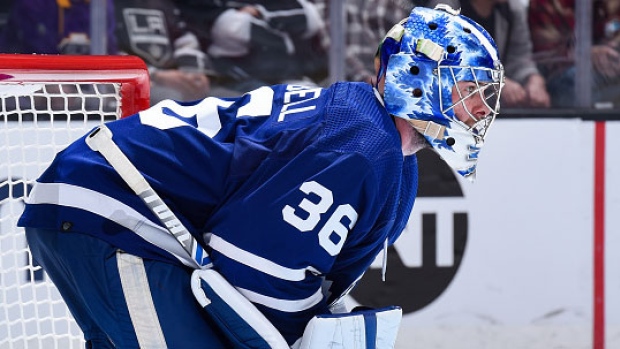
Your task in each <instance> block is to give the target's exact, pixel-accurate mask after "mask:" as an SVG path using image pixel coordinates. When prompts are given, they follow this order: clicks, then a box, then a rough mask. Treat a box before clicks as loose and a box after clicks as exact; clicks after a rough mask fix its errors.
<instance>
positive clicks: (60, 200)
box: [26, 182, 323, 312]
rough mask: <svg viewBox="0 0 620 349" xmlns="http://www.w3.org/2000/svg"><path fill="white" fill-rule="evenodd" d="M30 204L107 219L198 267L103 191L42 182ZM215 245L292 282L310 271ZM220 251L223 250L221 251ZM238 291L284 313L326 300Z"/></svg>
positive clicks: (217, 240) (167, 238)
mask: <svg viewBox="0 0 620 349" xmlns="http://www.w3.org/2000/svg"><path fill="white" fill-rule="evenodd" d="M26 202H27V203H28V204H30V205H36V204H53V205H59V206H67V207H74V208H78V209H81V210H85V211H88V212H91V213H93V214H96V215H99V216H101V217H105V218H106V219H109V220H111V221H113V222H115V223H117V224H119V225H121V226H123V227H125V228H127V229H129V230H131V231H133V232H135V233H136V234H137V235H138V236H140V237H141V238H143V239H144V240H146V241H147V242H149V243H151V244H153V245H155V246H157V247H159V248H161V249H163V250H165V251H167V252H168V253H170V254H172V255H173V256H174V257H175V258H177V259H178V260H179V261H180V262H182V263H183V264H185V265H187V266H189V267H193V266H194V265H195V263H194V262H193V261H192V260H190V259H189V257H188V256H187V253H186V252H185V250H184V249H183V247H182V246H181V245H180V244H179V243H178V241H177V240H176V239H175V238H174V237H173V236H172V235H170V234H169V233H168V232H167V231H166V229H165V228H163V227H161V226H159V225H157V224H155V223H153V222H152V221H150V220H149V219H147V218H146V217H144V216H143V215H141V214H140V213H139V212H137V211H136V210H134V209H133V208H131V207H129V206H127V205H125V204H123V203H122V202H120V201H118V200H116V199H114V198H111V197H109V196H106V195H103V194H101V193H99V192H96V191H93V190H90V189H86V188H83V187H79V186H76V185H71V184H65V183H39V182H38V183H36V184H35V186H34V188H33V189H32V191H31V192H30V195H29V196H28V198H27V199H26ZM214 242H215V245H217V246H219V248H220V249H222V250H224V251H226V253H224V252H222V254H224V255H226V256H227V257H229V256H228V254H230V253H233V254H236V253H239V256H236V258H235V260H237V261H238V262H239V263H242V264H246V263H253V264H247V265H248V266H249V267H251V268H254V269H256V270H258V271H261V272H263V273H266V274H269V275H272V276H274V277H278V278H281V279H284V280H290V281H301V280H303V279H304V278H305V273H306V269H290V268H286V267H283V266H280V265H278V264H275V263H273V262H271V261H269V260H267V259H264V258H262V257H259V256H256V255H253V254H250V253H248V252H246V251H244V250H241V249H239V248H237V247H235V246H234V245H232V244H230V243H228V242H226V241H224V240H223V239H221V238H219V237H217V236H215V235H213V236H212V238H211V244H213V243H214ZM222 246H224V247H222ZM214 249H215V248H214ZM218 251H220V250H219V249H218ZM220 252H221V251H220ZM239 257H240V258H239ZM309 269H311V268H309ZM238 289H239V291H240V292H241V293H243V294H244V295H245V296H246V297H247V298H248V299H249V300H250V301H251V302H254V303H257V304H262V305H264V306H266V307H269V308H272V309H276V310H279V311H283V312H296V311H303V310H306V309H309V308H311V307H312V306H314V305H316V304H317V303H318V302H320V301H321V299H322V298H323V294H322V291H321V289H320V288H319V289H318V290H317V291H316V292H315V293H314V294H313V295H312V296H310V297H308V298H305V299H298V300H284V299H278V298H273V297H269V296H265V295H262V294H259V293H256V292H253V291H250V290H246V289H242V288H238Z"/></svg>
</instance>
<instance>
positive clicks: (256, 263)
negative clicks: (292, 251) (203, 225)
mask: <svg viewBox="0 0 620 349" xmlns="http://www.w3.org/2000/svg"><path fill="white" fill-rule="evenodd" d="M209 246H211V248H212V249H214V250H216V251H218V252H219V253H221V254H223V255H224V256H226V257H228V258H230V259H232V260H234V261H236V262H238V263H241V264H243V265H245V266H248V267H250V268H252V269H255V270H258V271H260V272H262V273H265V274H267V275H271V276H273V277H275V278H278V279H282V280H287V281H302V280H304V279H305V278H306V272H307V271H308V270H311V269H312V268H310V267H307V268H303V269H292V268H287V267H284V266H281V265H279V264H276V263H274V262H272V261H270V260H268V259H265V258H263V257H260V256H257V255H255V254H252V253H250V252H248V251H246V250H243V249H241V248H239V247H237V246H235V245H233V244H231V243H229V242H228V241H226V240H224V239H223V238H222V237H220V236H217V235H215V234H212V235H211V240H210V241H209Z"/></svg>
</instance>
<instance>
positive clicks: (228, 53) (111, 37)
mask: <svg viewBox="0 0 620 349" xmlns="http://www.w3.org/2000/svg"><path fill="white" fill-rule="evenodd" d="M106 2H107V9H108V13H107V16H106V17H107V29H108V30H107V33H106V34H107V38H106V42H107V53H109V54H132V55H137V56H140V57H141V58H142V59H143V60H144V61H145V62H146V63H147V65H148V66H149V70H150V73H151V84H152V85H151V95H152V103H156V102H158V101H160V100H161V99H165V98H172V99H177V100H193V99H199V98H203V97H206V96H209V95H213V96H218V97H228V96H234V95H239V94H242V93H244V92H247V91H249V90H252V89H255V88H257V87H259V86H262V85H266V84H277V83H300V84H306V85H308V84H310V85H317V86H324V85H326V84H328V83H329V81H328V76H329V74H328V72H329V71H328V70H329V66H328V62H329V59H328V58H329V52H330V50H329V48H330V47H329V46H330V44H331V40H330V31H329V20H328V19H329V18H330V17H329V10H330V3H334V2H330V1H328V0H106ZM428 2H429V1H428V0H427V1H425V0H347V1H346V2H345V5H344V6H345V7H344V10H345V15H346V16H345V20H346V23H345V24H344V28H345V33H344V35H345V40H344V41H345V42H346V48H345V50H344V52H345V57H344V59H345V61H346V64H345V67H346V71H345V73H346V75H345V79H347V80H352V81H366V82H369V83H373V82H374V80H375V79H376V77H375V73H374V67H373V66H372V64H371V63H372V58H373V56H374V54H375V51H376V49H377V45H378V43H379V41H380V40H381V39H382V37H383V35H385V33H386V32H387V31H388V30H389V28H390V27H391V26H392V25H393V24H395V23H396V22H398V21H399V20H400V19H402V18H405V17H407V15H408V13H409V12H410V11H411V9H412V8H413V7H414V6H425V5H428V4H427V3H428ZM592 3H593V20H592V25H593V28H592V43H593V46H592V50H591V60H592V71H593V74H592V82H591V88H592V95H593V102H594V103H595V105H597V106H601V105H603V106H612V107H614V106H616V107H620V84H619V82H620V79H619V78H618V76H619V74H620V59H618V58H620V53H618V45H619V44H620V0H593V1H592ZM461 5H462V12H461V13H462V14H463V15H465V16H467V17H470V18H472V19H473V20H475V21H476V22H478V23H479V24H481V25H482V26H483V27H485V29H486V30H487V31H489V33H490V34H491V35H492V36H493V37H494V39H495V41H496V43H497V45H498V48H499V52H500V57H501V59H502V62H503V64H504V67H505V70H506V87H505V89H504V91H503V94H502V106H503V107H506V108H548V107H559V108H563V107H565V108H570V107H574V106H575V104H574V103H575V102H574V101H575V93H579V91H580V89H583V88H588V87H587V86H578V87H576V86H575V85H576V82H575V69H576V68H575V53H574V48H575V33H574V31H575V1H574V0H529V1H524V0H461ZM0 7H1V9H2V11H1V12H0V23H1V24H2V28H3V29H2V31H1V32H0V52H2V53H40V54H43V53H45V54H89V45H90V39H89V32H90V21H89V18H90V12H89V7H90V0H19V1H16V0H13V1H10V0H1V1H0Z"/></svg>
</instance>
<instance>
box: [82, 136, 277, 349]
mask: <svg viewBox="0 0 620 349" xmlns="http://www.w3.org/2000/svg"><path fill="white" fill-rule="evenodd" d="M86 144H87V145H88V146H89V147H90V148H91V149H92V150H94V151H97V152H99V153H100V154H101V155H102V156H103V157H104V158H105V159H106V161H108V163H109V164H110V165H111V166H112V168H114V169H115V170H116V172H117V173H118V174H119V175H120V176H121V178H122V179H123V180H124V181H125V183H127V185H128V186H129V187H130V188H131V190H133V191H134V192H135V193H136V194H137V195H138V196H139V197H140V199H142V201H143V202H144V203H145V204H146V206H147V207H148V208H149V209H150V210H151V211H152V212H153V213H154V214H155V215H156V216H157V218H158V219H159V220H160V221H161V223H162V224H163V225H164V226H165V227H166V230H167V231H168V232H169V233H170V234H171V235H172V236H174V238H175V239H176V240H177V241H178V242H179V244H181V246H183V249H184V250H185V251H186V252H187V254H188V255H189V256H190V257H191V260H192V261H193V263H192V264H194V267H195V269H197V270H194V272H193V273H192V277H191V287H192V292H193V294H194V297H195V298H196V300H198V302H199V303H200V305H201V306H202V307H203V308H204V309H205V310H206V311H207V313H209V315H211V317H212V318H213V320H214V321H215V322H216V323H217V325H218V326H219V327H220V329H221V330H222V331H223V332H224V333H226V335H227V337H228V338H229V339H230V340H231V341H233V342H234V343H235V344H236V345H238V346H239V347H242V348H247V349H258V348H260V349H263V348H265V349H285V348H286V349H288V348H289V345H288V343H287V342H286V340H285V339H284V337H282V335H281V334H280V332H279V331H278V330H277V329H276V328H275V327H274V326H273V325H272V324H271V322H270V321H269V320H268V319H267V318H266V317H265V316H264V315H263V314H262V313H261V312H260V311H259V310H258V309H257V308H256V307H255V306H254V305H253V304H252V303H250V301H249V300H247V298H245V297H244V296H243V295H242V294H241V293H239V291H238V290H237V289H236V288H235V287H234V286H232V285H231V284H230V283H229V282H228V281H227V280H226V279H224V277H223V276H222V275H220V274H219V273H218V272H217V271H215V270H213V269H212V267H213V264H212V263H211V258H210V257H209V255H208V253H207V251H205V250H204V249H203V248H202V246H200V244H198V242H197V241H196V239H195V238H194V237H193V236H192V235H191V233H190V232H189V231H188V230H187V228H185V226H184V225H183V223H182V222H181V221H180V220H179V219H178V218H177V216H176V215H175V214H174V212H172V210H171V209H170V208H169V207H168V205H166V203H165V202H164V201H163V200H162V199H161V197H160V196H159V195H158V194H157V193H156V192H155V190H153V188H152V187H151V185H150V184H149V183H148V182H147V181H146V179H145V178H144V176H142V174H141V173H140V172H139V171H138V169H137V168H136V167H135V166H134V164H133V163H132V162H131V160H129V158H127V156H126V155H125V154H124V153H123V151H122V150H121V149H120V148H119V147H118V145H117V144H116V143H114V140H113V139H112V131H111V130H110V129H109V128H108V127H107V126H106V125H101V126H99V127H98V128H96V129H95V130H93V131H92V132H91V133H90V134H89V135H88V136H86Z"/></svg>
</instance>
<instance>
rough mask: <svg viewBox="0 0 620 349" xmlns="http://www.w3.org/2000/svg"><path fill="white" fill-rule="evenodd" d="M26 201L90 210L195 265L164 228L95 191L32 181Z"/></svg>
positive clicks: (186, 262) (179, 258)
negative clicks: (32, 184) (32, 186)
mask: <svg viewBox="0 0 620 349" xmlns="http://www.w3.org/2000/svg"><path fill="white" fill-rule="evenodd" d="M26 203H28V204H31V205H36V204H53V205H60V206H67V207H74V208H79V209H81V210H85V211H88V212H91V213H94V214H96V215H98V216H101V217H105V218H107V219H109V220H111V221H113V222H115V223H117V224H119V225H121V226H123V227H125V228H127V229H129V230H131V231H133V232H135V233H136V234H137V235H138V236H140V237H141V238H143V239H144V240H146V241H148V242H149V243H151V244H153V245H155V246H157V247H159V248H161V249H163V250H165V251H167V252H168V253H170V254H171V255H173V256H174V257H175V258H176V259H178V260H179V261H180V262H181V263H183V264H184V265H186V266H188V267H194V266H195V264H196V263H195V262H194V261H192V260H191V259H190V258H189V256H188V255H187V253H186V252H185V250H184V249H183V247H182V246H181V245H180V244H179V242H178V241H177V240H176V239H175V238H174V237H173V236H172V235H170V234H169V233H168V231H166V229H165V228H163V227H161V226H159V225H157V224H155V223H153V222H152V221H150V220H149V219H147V218H146V217H144V216H143V215H141V214H140V213H139V212H137V211H136V210H134V209H133V208H131V207H129V206H127V205H125V204H123V203H122V202H120V201H118V200H116V199H113V198H111V197H109V196H106V195H103V194H101V193H99V192H96V191H93V190H90V189H86V188H83V187H79V186H75V185H71V184H65V183H36V184H35V186H34V188H33V189H32V191H31V192H30V195H29V196H28V198H27V199H26Z"/></svg>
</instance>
